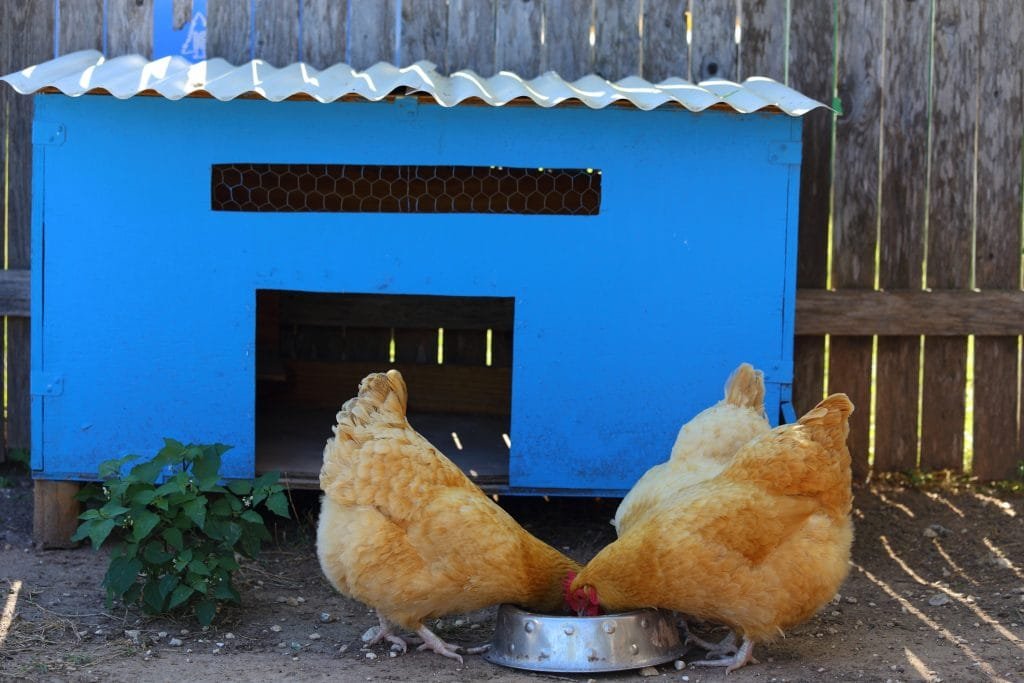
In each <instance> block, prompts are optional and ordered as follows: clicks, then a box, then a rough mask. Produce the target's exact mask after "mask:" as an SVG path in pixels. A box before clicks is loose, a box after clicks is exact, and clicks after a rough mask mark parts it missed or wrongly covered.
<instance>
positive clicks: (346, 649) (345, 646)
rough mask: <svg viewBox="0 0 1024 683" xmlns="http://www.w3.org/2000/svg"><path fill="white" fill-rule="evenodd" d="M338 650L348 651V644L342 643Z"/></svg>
mask: <svg viewBox="0 0 1024 683" xmlns="http://www.w3.org/2000/svg"><path fill="white" fill-rule="evenodd" d="M338 652H348V644H345V645H342V646H341V647H339V648H338Z"/></svg>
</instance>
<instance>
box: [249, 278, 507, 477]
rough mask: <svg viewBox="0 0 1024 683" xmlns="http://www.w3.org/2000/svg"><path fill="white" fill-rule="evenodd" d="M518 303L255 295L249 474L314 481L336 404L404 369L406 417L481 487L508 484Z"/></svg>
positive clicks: (271, 292) (448, 298)
mask: <svg viewBox="0 0 1024 683" xmlns="http://www.w3.org/2000/svg"><path fill="white" fill-rule="evenodd" d="M513 318H514V299H512V298H505V297H455V296H419V295H391V294H389V295H377V294H335V293H318V292H297V291H285V290H258V291H257V292H256V411H255V412H256V471H257V473H262V472H267V471H272V470H277V471H280V472H281V474H282V478H283V479H284V480H285V481H287V482H288V483H289V484H290V485H291V486H295V487H302V488H317V486H318V475H319V472H320V464H321V459H322V456H323V448H324V443H325V442H326V440H327V439H328V438H329V437H330V436H331V426H332V425H333V424H334V422H335V415H336V413H337V411H338V409H339V408H341V405H342V403H344V402H345V401H346V400H348V399H349V398H351V397H353V396H355V395H356V391H357V388H358V385H359V381H360V380H361V379H362V378H363V377H365V376H366V375H367V374H369V373H371V372H383V371H386V370H387V369H389V368H396V369H398V370H399V371H401V373H402V375H403V377H404V378H405V381H406V383H407V384H408V387H409V422H410V424H411V425H412V427H413V428H414V429H416V430H417V431H418V432H420V433H421V434H422V435H423V436H425V437H426V438H427V439H428V440H429V441H430V442H431V443H432V444H434V446H435V447H436V448H438V450H440V451H441V452H442V453H444V454H445V455H446V456H448V457H449V458H450V459H451V460H452V461H454V462H455V463H456V464H457V465H459V467H461V468H462V470H463V471H464V472H466V474H467V475H469V476H470V478H472V479H473V480H474V481H475V482H477V483H478V484H480V485H481V486H482V487H484V488H500V487H503V486H507V485H508V472H509V451H510V448H511V437H510V432H511V429H510V423H511V403H512V331H513Z"/></svg>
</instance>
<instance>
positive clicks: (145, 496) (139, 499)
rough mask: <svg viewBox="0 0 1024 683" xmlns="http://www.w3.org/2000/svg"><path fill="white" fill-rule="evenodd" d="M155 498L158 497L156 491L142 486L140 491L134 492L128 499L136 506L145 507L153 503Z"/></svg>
mask: <svg viewBox="0 0 1024 683" xmlns="http://www.w3.org/2000/svg"><path fill="white" fill-rule="evenodd" d="M154 498H156V491H154V490H153V489H151V488H140V489H139V490H138V491H135V492H133V493H132V494H131V495H130V496H129V497H128V500H129V501H130V502H131V504H132V505H134V506H138V507H144V506H146V505H149V504H150V503H152V502H153V499H154Z"/></svg>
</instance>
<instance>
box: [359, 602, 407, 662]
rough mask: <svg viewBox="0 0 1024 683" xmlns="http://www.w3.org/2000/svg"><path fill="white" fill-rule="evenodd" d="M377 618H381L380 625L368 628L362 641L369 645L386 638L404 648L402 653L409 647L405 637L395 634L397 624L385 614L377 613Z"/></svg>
mask: <svg viewBox="0 0 1024 683" xmlns="http://www.w3.org/2000/svg"><path fill="white" fill-rule="evenodd" d="M377 618H378V619H379V620H380V625H379V626H371V627H370V628H368V629H366V632H365V633H364V634H363V637H362V641H363V642H364V643H366V644H367V645H376V644H377V643H379V642H380V641H382V640H386V641H388V642H389V643H393V644H395V645H397V646H398V647H399V648H401V650H402V654H405V652H406V651H407V650H408V649H409V643H408V642H406V640H405V639H404V638H402V637H401V636H398V635H396V634H395V625H394V624H392V623H391V622H390V621H388V620H387V619H385V618H384V615H382V614H380V613H379V612H378V613H377Z"/></svg>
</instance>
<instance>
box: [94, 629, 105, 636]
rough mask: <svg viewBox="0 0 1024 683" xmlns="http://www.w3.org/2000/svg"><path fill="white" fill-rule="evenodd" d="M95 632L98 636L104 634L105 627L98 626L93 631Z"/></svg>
mask: <svg viewBox="0 0 1024 683" xmlns="http://www.w3.org/2000/svg"><path fill="white" fill-rule="evenodd" d="M93 634H95V635H97V636H102V635H103V629H101V628H98V629H96V630H95V631H93Z"/></svg>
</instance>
